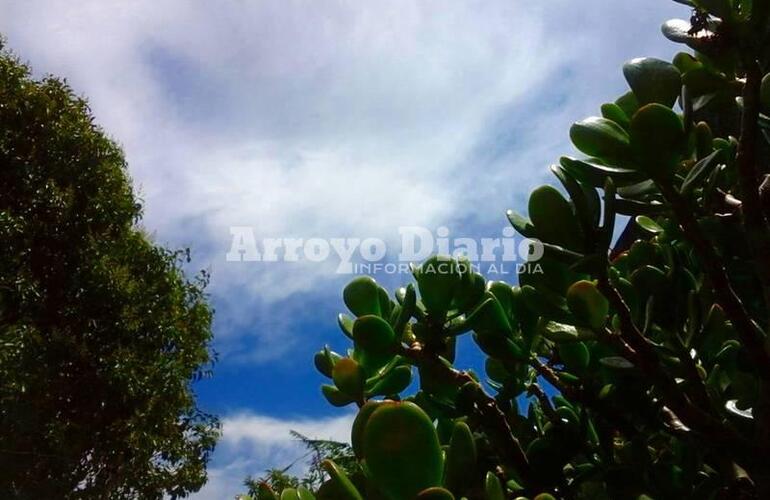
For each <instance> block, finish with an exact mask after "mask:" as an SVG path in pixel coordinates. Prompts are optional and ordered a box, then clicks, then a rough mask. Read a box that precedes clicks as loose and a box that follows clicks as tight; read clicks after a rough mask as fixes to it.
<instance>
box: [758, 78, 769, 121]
mask: <svg viewBox="0 0 770 500" xmlns="http://www.w3.org/2000/svg"><path fill="white" fill-rule="evenodd" d="M760 102H761V104H762V109H763V111H764V112H765V113H767V114H770V73H768V74H766V75H765V77H764V78H762V88H761V91H760Z"/></svg>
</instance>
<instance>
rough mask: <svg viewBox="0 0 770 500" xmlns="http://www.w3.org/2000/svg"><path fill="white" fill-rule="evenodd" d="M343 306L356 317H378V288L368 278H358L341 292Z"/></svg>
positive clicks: (375, 283)
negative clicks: (372, 315)
mask: <svg viewBox="0 0 770 500" xmlns="http://www.w3.org/2000/svg"><path fill="white" fill-rule="evenodd" d="M342 298H343V299H344V301H345V305H346V306H348V309H350V311H351V312H352V313H353V314H355V315H356V316H365V315H367V314H374V315H378V316H379V315H380V314H381V309H380V287H379V285H377V282H376V281H374V279H373V278H371V277H369V276H360V277H358V278H355V279H354V280H353V281H351V282H350V283H348V285H347V286H346V287H345V289H344V290H343V292H342Z"/></svg>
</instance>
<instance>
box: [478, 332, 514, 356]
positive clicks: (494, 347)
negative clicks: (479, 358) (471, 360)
mask: <svg viewBox="0 0 770 500" xmlns="http://www.w3.org/2000/svg"><path fill="white" fill-rule="evenodd" d="M473 340H474V341H475V342H476V345H478V346H479V348H480V349H481V351H482V352H483V353H484V354H486V355H487V356H492V357H495V358H498V359H501V360H503V361H514V362H515V361H521V360H524V359H527V356H526V354H525V352H524V349H523V348H521V347H520V346H519V345H518V344H517V343H516V342H514V341H513V340H511V339H510V338H508V337H506V336H504V335H503V334H501V333H500V332H493V331H489V330H481V331H478V332H475V333H474V334H473Z"/></svg>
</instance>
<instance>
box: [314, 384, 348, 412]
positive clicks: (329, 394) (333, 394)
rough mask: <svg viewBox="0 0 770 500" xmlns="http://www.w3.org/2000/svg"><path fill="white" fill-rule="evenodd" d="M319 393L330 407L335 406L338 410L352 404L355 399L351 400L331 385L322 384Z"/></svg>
mask: <svg viewBox="0 0 770 500" xmlns="http://www.w3.org/2000/svg"><path fill="white" fill-rule="evenodd" d="M321 392H322V393H323V395H324V397H325V398H326V401H328V402H329V404H330V405H332V406H336V407H338V408H341V407H343V406H347V405H349V404H350V403H353V402H354V401H355V399H353V398H351V397H350V396H348V395H347V394H346V393H344V392H342V391H340V390H339V389H337V388H336V387H334V386H333V385H329V384H323V385H322V386H321Z"/></svg>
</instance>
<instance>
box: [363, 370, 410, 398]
mask: <svg viewBox="0 0 770 500" xmlns="http://www.w3.org/2000/svg"><path fill="white" fill-rule="evenodd" d="M411 383H412V367H410V366H397V367H395V368H393V369H392V370H390V371H389V372H387V373H385V374H384V375H382V377H381V378H380V379H379V381H377V383H375V384H374V386H373V387H372V388H371V389H370V390H368V391H367V395H368V396H370V397H372V396H395V395H397V394H400V393H401V392H402V391H403V390H405V389H406V388H407V387H409V384H411Z"/></svg>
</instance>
